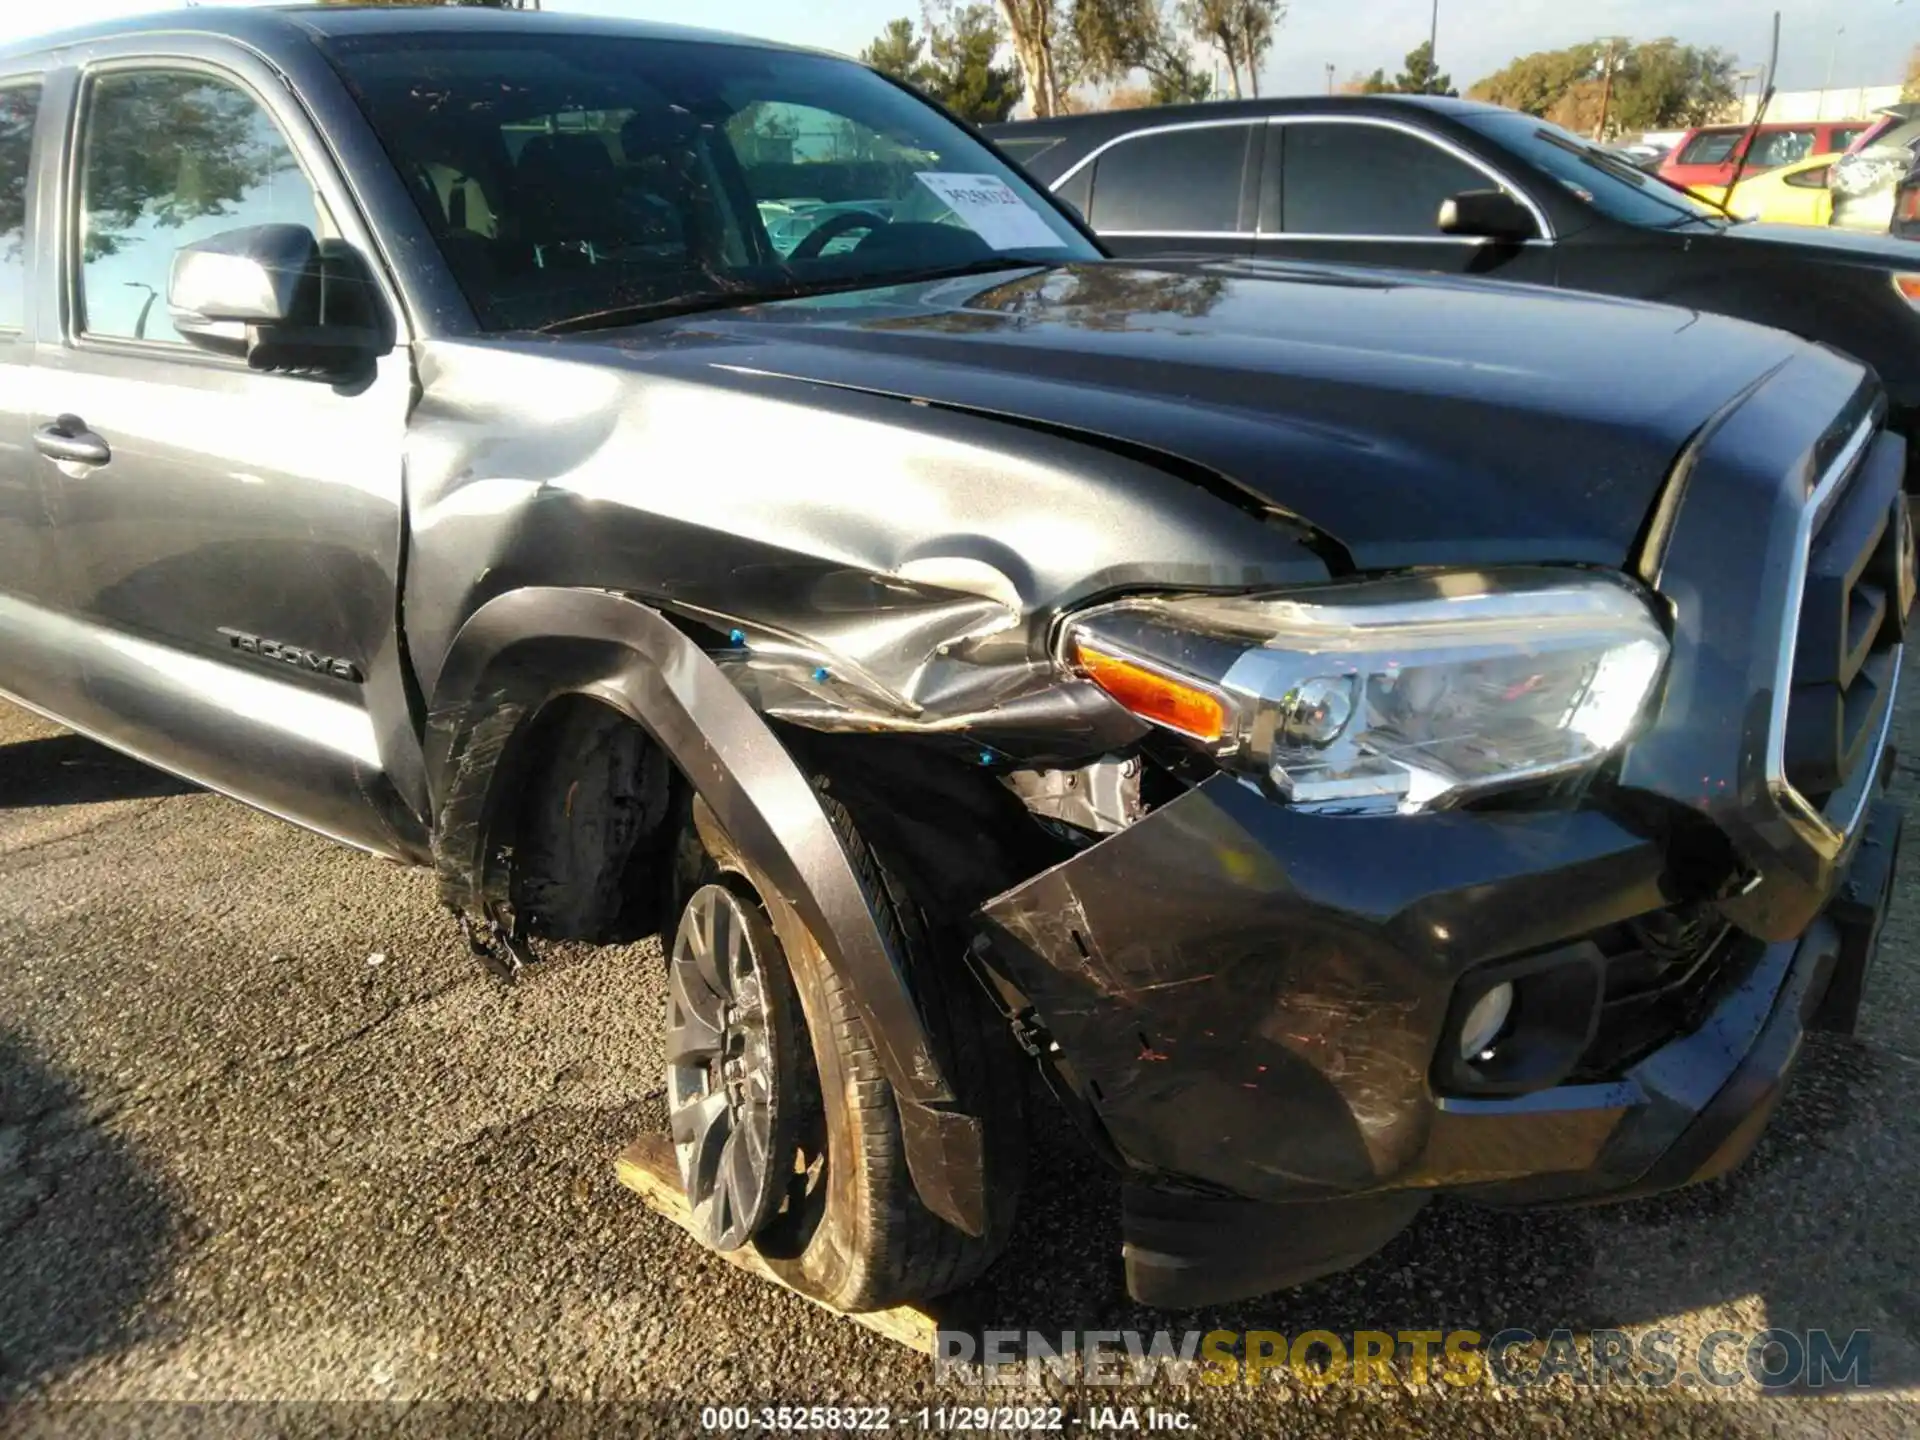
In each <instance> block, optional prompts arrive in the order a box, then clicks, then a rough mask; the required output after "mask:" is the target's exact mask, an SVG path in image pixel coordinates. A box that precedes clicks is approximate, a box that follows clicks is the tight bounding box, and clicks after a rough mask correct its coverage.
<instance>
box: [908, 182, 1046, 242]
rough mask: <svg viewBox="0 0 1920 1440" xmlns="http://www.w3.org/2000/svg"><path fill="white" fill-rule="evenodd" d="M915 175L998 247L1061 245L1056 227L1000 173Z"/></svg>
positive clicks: (970, 225) (985, 238) (967, 222)
mask: <svg viewBox="0 0 1920 1440" xmlns="http://www.w3.org/2000/svg"><path fill="white" fill-rule="evenodd" d="M914 178H915V179H917V180H919V182H920V183H921V184H922V185H924V186H926V187H927V188H928V189H929V190H931V191H933V193H934V194H936V195H938V196H939V197H940V198H941V200H942V201H944V202H945V203H946V205H947V207H948V208H949V209H951V210H952V211H953V213H954V214H956V215H958V216H959V217H960V219H961V220H962V221H963V222H965V224H966V225H967V227H968V228H969V229H970V230H972V231H973V233H974V234H976V235H978V236H979V237H980V238H981V239H982V240H984V241H986V242H987V244H989V245H991V246H992V247H993V248H994V249H996V250H1034V249H1040V250H1057V249H1058V248H1059V247H1060V245H1061V240H1060V237H1059V236H1058V235H1056V234H1055V233H1054V231H1053V227H1052V226H1051V225H1049V224H1047V222H1046V221H1045V220H1043V219H1041V218H1040V216H1039V215H1037V214H1036V213H1035V212H1034V209H1033V207H1032V206H1031V205H1029V204H1027V202H1026V201H1024V200H1022V199H1021V198H1020V197H1019V196H1018V195H1016V194H1014V192H1013V187H1012V186H1010V185H1009V184H1007V182H1006V181H1004V180H1002V179H1001V178H1000V177H999V176H998V175H953V174H948V173H945V172H943V171H924V170H923V171H920V172H918V173H917V174H916V175H915V177H914Z"/></svg>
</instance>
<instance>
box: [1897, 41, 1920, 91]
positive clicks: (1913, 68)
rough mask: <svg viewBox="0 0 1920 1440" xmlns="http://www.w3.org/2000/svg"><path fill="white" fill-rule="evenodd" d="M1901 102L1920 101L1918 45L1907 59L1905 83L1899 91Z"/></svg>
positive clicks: (1919, 53) (1919, 47) (1919, 48)
mask: <svg viewBox="0 0 1920 1440" xmlns="http://www.w3.org/2000/svg"><path fill="white" fill-rule="evenodd" d="M1900 98H1901V99H1902V100H1920V45H1916V46H1914V47H1913V53H1912V54H1911V55H1909V56H1908V57H1907V83H1906V85H1905V86H1904V87H1902V89H1901V91H1900Z"/></svg>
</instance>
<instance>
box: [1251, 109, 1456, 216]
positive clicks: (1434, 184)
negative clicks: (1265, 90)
mask: <svg viewBox="0 0 1920 1440" xmlns="http://www.w3.org/2000/svg"><path fill="white" fill-rule="evenodd" d="M1278 128H1279V130H1280V132H1281V133H1282V134H1283V135H1284V136H1285V137H1286V159H1285V161H1284V162H1283V164H1284V192H1283V195H1282V200H1281V207H1282V212H1281V218H1282V221H1283V223H1284V225H1285V228H1286V230H1287V232H1288V233H1289V234H1293V235H1366V236H1400V235H1438V234H1440V204H1441V202H1442V201H1444V200H1446V199H1447V198H1448V197H1449V196H1453V195H1458V194H1459V193H1460V192H1461V191H1463V190H1491V189H1493V188H1494V182H1493V181H1491V180H1489V179H1488V178H1487V176H1486V175H1485V174H1484V173H1483V172H1481V171H1479V170H1476V169H1475V168H1474V167H1473V166H1471V165H1469V164H1467V163H1466V162H1465V161H1464V160H1460V159H1458V158H1456V157H1455V156H1453V155H1451V154H1449V153H1448V152H1447V151H1445V150H1442V149H1441V148H1440V147H1439V146H1438V145H1435V144H1433V143H1432V142H1431V141H1429V140H1424V139H1422V138H1421V137H1420V136H1418V135H1410V134H1408V133H1407V132H1406V131H1404V130H1394V129H1390V128H1388V127H1387V126H1384V125H1284V126H1280V127H1278ZM1276 138H1278V137H1276Z"/></svg>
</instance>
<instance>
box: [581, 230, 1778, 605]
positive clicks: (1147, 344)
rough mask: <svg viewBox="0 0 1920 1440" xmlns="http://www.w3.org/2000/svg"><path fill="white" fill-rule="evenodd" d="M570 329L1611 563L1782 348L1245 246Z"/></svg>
mask: <svg viewBox="0 0 1920 1440" xmlns="http://www.w3.org/2000/svg"><path fill="white" fill-rule="evenodd" d="M663 331H664V332H667V333H663ZM577 342H585V343H587V344H601V345H604V344H609V343H611V344H615V345H619V346H621V347H622V348H641V349H654V348H655V347H657V346H660V345H663V344H665V345H667V346H669V347H670V348H672V349H674V350H676V351H678V352H679V358H680V359H682V360H686V359H689V358H693V357H692V356H690V355H689V353H688V352H689V351H693V352H695V353H696V354H698V355H699V356H700V360H701V363H707V364H716V365H724V366H727V367H729V368H733V369H738V370H744V371H751V372H759V373H764V374H772V375H779V376H785V377H789V378H792V379H794V380H796V381H805V382H815V383H817V384H824V385H830V386H838V387H844V388H850V389H857V390H862V391H867V392H873V393H880V394H886V395H892V396H897V397H899V398H901V399H903V400H914V401H923V402H927V403H932V404H937V405H945V406H955V407H961V408H965V409H969V410H974V411H980V412H985V413H989V414H995V415H1003V416H1006V417H1008V418H1009V419H1014V420H1019V421H1022V422H1026V423H1028V424H1037V425H1042V426H1046V427H1050V428H1056V429H1060V430H1066V431H1070V432H1074V433H1076V434H1078V435H1079V436H1081V437H1082V438H1085V439H1088V440H1090V441H1092V442H1094V443H1103V444H1108V445H1113V446H1118V447H1125V448H1127V449H1128V450H1130V451H1136V452H1138V451H1144V452H1148V453H1149V454H1158V455H1160V456H1162V457H1178V459H1179V460H1180V461H1181V462H1183V464H1182V465H1180V466H1174V467H1171V468H1173V469H1176V470H1184V471H1185V472H1186V473H1187V474H1188V476H1189V478H1191V476H1192V474H1193V472H1194V470H1195V468H1196V467H1197V468H1198V469H1200V470H1203V471H1210V472H1213V476H1214V477H1223V478H1224V479H1225V480H1227V481H1229V482H1231V484H1232V485H1234V486H1237V487H1239V488H1240V489H1241V490H1243V491H1246V492H1249V493H1250V494H1251V495H1253V496H1256V497H1258V498H1259V499H1260V500H1262V501H1264V502H1266V503H1268V504H1271V505H1273V506H1275V507H1278V508H1280V509H1284V510H1287V511H1290V512H1292V513H1294V514H1296V515H1298V516H1300V517H1301V518H1303V519H1305V520H1307V521H1309V522H1311V523H1312V524H1313V525H1316V526H1318V527H1319V528H1321V529H1322V530H1324V531H1326V532H1328V533H1329V534H1330V535H1331V536H1332V538H1334V539H1335V540H1337V541H1338V542H1339V543H1340V544H1342V545H1343V546H1344V547H1345V548H1346V549H1347V551H1348V552H1349V553H1350V554H1351V555H1352V557H1353V559H1354V561H1355V563H1356V564H1358V565H1360V566H1361V567H1363V568H1375V567H1383V566H1394V565H1407V564H1428V563H1452V564H1459V563H1470V562H1479V561H1498V560H1512V559H1516V558H1523V559H1528V560H1537V561H1567V562H1589V563H1597V564H1608V565H1618V564H1621V563H1623V562H1624V561H1625V560H1626V559H1627V557H1628V554H1629V551H1630V549H1631V547H1632V545H1633V543H1634V539H1635V536H1636V535H1637V534H1638V533H1639V531H1640V529H1641V526H1642V522H1643V521H1644V519H1645V517H1646V515H1647V513H1648V510H1649V508H1650V507H1651V505H1652V504H1653V501H1654V498H1655V496H1656V494H1657V493H1658V491H1659V488H1660V486H1661V484H1662V482H1663V480H1664V479H1665V477H1666V475H1667V474H1668V472H1669V471H1670V469H1671V468H1672V466H1673V464H1674V461H1675V459H1676V458H1677V457H1678V455H1679V453H1680V451H1681V450H1682V448H1683V447H1684V446H1685V444H1686V442H1687V439H1688V437H1689V436H1690V435H1691V434H1692V433H1693V432H1694V431H1695V430H1696V429H1697V428H1698V427H1699V426H1700V425H1702V424H1703V423H1704V422H1705V421H1706V420H1707V418H1708V417H1709V416H1711V415H1713V414H1714V413H1715V412H1716V411H1717V410H1719V409H1721V408H1722V407H1723V406H1725V405H1726V404H1727V402H1728V401H1729V400H1731V399H1732V398H1734V397H1735V396H1737V395H1738V394H1739V393H1740V392H1741V391H1742V390H1743V389H1745V388H1747V387H1748V386H1750V385H1751V384H1752V383H1753V382H1755V381H1756V380H1757V379H1759V378H1760V377H1762V376H1764V375H1765V374H1766V373H1768V372H1769V371H1770V370H1772V369H1774V368H1776V367H1778V366H1779V365H1781V364H1783V363H1784V362H1786V361H1787V360H1789V359H1790V358H1791V357H1792V356H1793V354H1794V353H1795V352H1796V350H1797V349H1798V348H1800V346H1799V342H1797V341H1795V340H1793V339H1792V338H1791V337H1789V336H1786V335H1784V334H1781V333H1778V332H1775V331H1771V330H1765V329H1761V328H1758V327H1755V326H1750V325H1745V324H1741V323H1740V322H1737V321H1730V320H1724V319H1719V318H1715V317H1707V316H1700V315H1696V314H1694V313H1692V312H1689V311H1684V310H1677V309H1671V308H1667V307H1664V306H1655V305H1646V304H1640V303H1635V302H1628V301H1618V300H1607V299H1597V298H1591V297H1586V296H1575V295H1567V294H1562V293H1559V292H1555V291H1550V290H1543V289H1537V288H1534V287H1530V286H1526V287H1523V286H1514V285H1502V284H1494V283H1490V282H1481V281H1471V280H1456V279H1451V278H1440V277H1431V276H1411V275H1407V274H1404V273H1394V272H1386V271H1372V270H1364V269H1358V268H1346V267H1333V266H1290V265H1289V266H1282V265H1275V264H1263V263H1254V262H1247V263H1240V264H1218V263H1215V264H1198V263H1196V264H1178V263H1173V264H1163V263H1156V264H1153V265H1146V266H1142V265H1129V264H1121V263H1110V264H1089V265H1078V266H1067V267H1061V268H1058V269H1053V270H1046V271H1029V272H1026V273H1023V274H1017V275H1015V276H1014V277H1013V278H1010V279H1009V278H1005V277H1003V276H1000V275H997V274H996V275H990V276H986V277H980V276H974V277H969V278H966V279H962V280H942V281H935V282H931V283H919V284H913V285H902V286H894V287H890V288H887V289H884V290H878V291H862V292H859V293H857V294H852V295H835V296H824V297H818V298H810V299H806V300H800V301H787V302H783V303H778V304H769V305H759V306H754V307H749V308H745V309H740V310H733V311H727V312H722V313H719V314H704V315H700V316H697V317H687V318H684V319H681V320H678V321H672V322H668V323H667V324H666V325H665V326H662V325H660V324H654V325H649V326H646V327H644V329H635V330H630V331H625V332H618V331H615V332H602V333H599V334H596V335H593V336H591V337H588V336H581V337H576V343H577ZM823 398H824V397H823ZM1209 478H1211V477H1209ZM1169 483H1180V482H1178V481H1176V480H1172V479H1170V481H1169Z"/></svg>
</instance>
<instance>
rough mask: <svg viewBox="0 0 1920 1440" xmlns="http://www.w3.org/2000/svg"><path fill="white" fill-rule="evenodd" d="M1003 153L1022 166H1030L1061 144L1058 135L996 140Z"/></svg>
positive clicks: (995, 142)
mask: <svg viewBox="0 0 1920 1440" xmlns="http://www.w3.org/2000/svg"><path fill="white" fill-rule="evenodd" d="M993 143H994V144H996V145H998V146H999V147H1000V149H1001V151H1002V152H1003V153H1005V154H1006V155H1008V156H1010V157H1011V158H1012V159H1014V160H1015V161H1017V162H1018V163H1020V164H1022V165H1030V164H1032V163H1033V162H1034V161H1035V160H1037V159H1039V158H1040V157H1041V156H1042V155H1044V154H1046V153H1047V151H1049V150H1051V149H1053V147H1054V146H1056V145H1058V144H1059V143H1060V137H1059V136H1058V135H1036V136H1026V137H1008V138H1004V139H1002V138H997V137H996V138H995V139H994V142H993Z"/></svg>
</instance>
